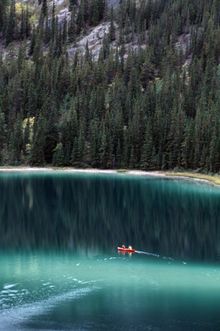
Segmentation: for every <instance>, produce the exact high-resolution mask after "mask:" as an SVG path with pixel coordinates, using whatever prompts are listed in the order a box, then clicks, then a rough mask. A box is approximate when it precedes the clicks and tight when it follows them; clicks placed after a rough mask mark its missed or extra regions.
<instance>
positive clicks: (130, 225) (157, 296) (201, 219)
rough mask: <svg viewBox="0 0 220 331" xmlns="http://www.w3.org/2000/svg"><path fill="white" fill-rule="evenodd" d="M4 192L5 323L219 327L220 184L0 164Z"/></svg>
mask: <svg viewBox="0 0 220 331" xmlns="http://www.w3.org/2000/svg"><path fill="white" fill-rule="evenodd" d="M0 194H1V203H0V225H1V231H0V248H1V253H0V266H1V269H0V329H1V330H165V331H166V330H219V329H220V318H219V308H220V266H219V256H220V244H219V243H220V241H219V238H220V236H219V215H220V190H219V189H218V188H216V187H212V186H209V185H205V184H201V183H192V182H189V181H178V180H167V179H162V178H151V177H134V176H133V177H132V176H127V175H126V176H125V175H117V174H112V175H100V174H99V175H98V174H79V173H77V174H73V173H61V172H58V173H53V172H48V173H47V172H46V173H45V172H42V173H31V174H30V173H22V174H21V173H19V174H18V173H7V174H5V173H4V174H0ZM120 242H121V243H122V242H123V243H125V244H132V245H134V246H135V247H136V248H137V249H138V250H140V251H144V252H145V253H147V254H141V255H140V254H136V255H133V256H123V255H118V254H117V252H116V247H117V245H118V243H120Z"/></svg>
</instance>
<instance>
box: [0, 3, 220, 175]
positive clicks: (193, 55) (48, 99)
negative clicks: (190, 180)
mask: <svg viewBox="0 0 220 331" xmlns="http://www.w3.org/2000/svg"><path fill="white" fill-rule="evenodd" d="M39 5H40V6H41V18H40V21H39V25H38V26H37V27H35V28H31V26H30V24H29V20H28V17H29V13H28V9H27V10H23V11H22V13H21V16H20V17H18V15H17V14H16V12H15V7H14V2H13V1H12V2H10V6H8V5H7V2H1V4H0V9H1V8H2V10H3V12H4V13H5V15H6V18H7V19H5V16H4V15H0V30H1V33H2V36H3V38H4V40H5V42H6V44H9V43H10V42H12V41H14V40H25V39H28V40H30V43H29V49H28V51H27V49H26V47H25V46H21V47H20V50H19V54H18V58H17V59H16V60H15V59H13V58H11V59H9V60H7V61H0V162H1V164H5V163H12V164H18V163H21V162H26V163H30V164H35V165H42V164H45V163H53V164H54V165H56V166H62V165H67V166H68V165H73V166H88V167H89V166H94V167H101V168H122V167H123V168H129V167H130V168H140V169H145V170H148V169H149V170H152V169H173V168H176V167H178V168H185V169H189V168H190V169H197V168H200V169H201V168H202V169H204V170H206V171H211V172H219V171H220V98H219V95H220V88H219V86H220V74H219V58H220V47H219V44H220V16H219V4H218V1H216V0H208V1H207V0H201V1H199V2H198V1H197V0H186V1H182V0H174V1H173V0H172V1H171V0H168V1H163V0H158V1H140V6H138V5H135V2H134V1H122V2H121V5H120V6H119V8H118V9H117V10H115V9H114V10H113V9H111V10H110V11H109V13H107V12H106V5H105V1H101V0H100V1H99V0H93V1H88V0H82V1H80V2H78V1H71V2H70V8H71V19H70V20H69V21H67V20H65V21H64V22H63V24H58V19H57V18H56V15H55V6H53V7H52V8H51V19H50V17H48V15H49V13H48V11H49V10H48V7H47V1H40V2H39ZM107 18H108V19H109V23H110V32H109V35H106V36H105V37H104V40H103V45H102V48H101V51H100V55H99V58H98V60H94V59H93V57H92V53H91V51H90V47H89V45H87V47H86V53H85V56H79V55H78V54H76V55H75V58H74V60H73V61H70V59H69V57H68V56H67V53H66V49H67V47H68V45H69V43H74V42H75V41H76V40H77V38H78V37H79V35H80V34H82V33H83V31H87V29H88V28H90V27H91V26H95V25H97V24H99V23H100V22H101V21H103V20H105V19H107ZM187 38H188V39H187ZM187 40H190V42H187ZM112 43H114V44H115V45H116V46H117V48H116V49H112ZM127 43H135V45H136V46H137V50H136V51H127ZM143 45H145V46H147V47H146V48H145V49H143V48H142V46H143ZM27 54H29V57H28V56H27ZM29 118H34V119H35V121H34V127H33V128H32V130H33V137H32V138H31V139H30V131H31V129H30V127H29V126H27V127H26V129H25V131H24V132H23V130H22V123H23V121H24V120H25V119H29ZM28 123H29V120H28ZM27 146H28V149H29V150H28V151H27Z"/></svg>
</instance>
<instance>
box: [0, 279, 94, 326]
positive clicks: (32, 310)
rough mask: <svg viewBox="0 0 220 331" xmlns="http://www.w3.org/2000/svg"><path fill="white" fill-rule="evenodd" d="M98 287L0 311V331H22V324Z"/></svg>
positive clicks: (79, 289)
mask: <svg viewBox="0 0 220 331" xmlns="http://www.w3.org/2000/svg"><path fill="white" fill-rule="evenodd" d="M98 289H99V287H97V286H95V285H92V286H89V287H84V288H78V289H72V290H70V291H67V292H65V293H61V294H58V295H55V296H52V297H50V298H48V299H46V300H42V301H37V302H33V303H32V304H24V305H22V306H20V307H19V306H18V307H14V308H9V309H5V310H2V311H1V313H0V331H5V330H16V331H22V330H23V326H24V325H23V323H25V322H28V321H30V319H31V318H33V317H36V316H39V315H41V314H43V313H45V312H47V311H50V310H52V309H53V308H54V307H55V306H56V305H57V304H59V303H61V302H66V301H67V300H73V299H74V300H77V299H79V298H81V297H82V296H86V295H88V294H89V293H91V292H92V291H94V290H98Z"/></svg>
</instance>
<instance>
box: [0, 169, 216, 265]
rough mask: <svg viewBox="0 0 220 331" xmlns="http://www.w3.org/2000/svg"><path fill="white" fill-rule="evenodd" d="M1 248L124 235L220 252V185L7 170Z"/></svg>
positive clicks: (169, 252)
mask: <svg viewBox="0 0 220 331" xmlns="http://www.w3.org/2000/svg"><path fill="white" fill-rule="evenodd" d="M0 192H1V204H0V226H1V232H0V246H1V248H6V249H8V248H25V249H27V248H30V249H33V248H42V249H45V248H59V249H60V248H63V249H71V250H73V251H77V252H80V251H81V252H86V251H90V252H92V251H93V252H109V251H112V250H113V249H115V247H116V246H117V245H118V243H120V242H123V243H125V244H132V245H133V246H135V247H136V248H137V249H139V250H145V251H148V252H152V253H156V254H160V255H163V256H173V257H175V258H184V259H185V258H186V259H188V258H194V259H201V260H203V259H207V260H209V259H218V257H219V255H220V241H219V238H220V225H219V220H220V216H219V215H220V190H219V189H217V188H214V187H211V186H208V185H204V184H194V183H190V182H183V181H168V180H165V179H155V178H142V177H141V178H137V177H135V178H134V177H132V178H131V177H128V176H124V175H108V176H107V175H90V174H60V173H58V174H56V175H54V174H53V173H47V174H45V173H43V174H39V173H38V174H32V175H30V174H26V175H25V174H7V175H6V174H1V175H0Z"/></svg>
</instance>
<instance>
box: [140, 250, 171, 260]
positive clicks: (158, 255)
mask: <svg viewBox="0 0 220 331" xmlns="http://www.w3.org/2000/svg"><path fill="white" fill-rule="evenodd" d="M135 253H137V254H142V255H147V256H152V257H156V258H158V259H163V260H169V261H174V259H173V258H172V257H167V256H161V255H160V254H155V253H150V252H144V251H135Z"/></svg>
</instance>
